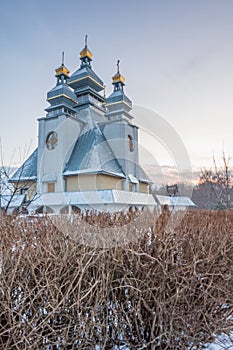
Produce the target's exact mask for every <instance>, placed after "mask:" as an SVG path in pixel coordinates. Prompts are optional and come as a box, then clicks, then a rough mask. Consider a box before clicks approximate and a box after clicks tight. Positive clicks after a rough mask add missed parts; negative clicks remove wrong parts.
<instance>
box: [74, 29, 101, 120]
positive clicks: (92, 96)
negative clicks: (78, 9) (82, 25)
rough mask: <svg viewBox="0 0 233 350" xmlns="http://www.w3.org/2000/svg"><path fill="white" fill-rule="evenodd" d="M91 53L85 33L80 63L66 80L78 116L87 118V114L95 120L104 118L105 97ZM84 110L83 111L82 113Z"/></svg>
mask: <svg viewBox="0 0 233 350" xmlns="http://www.w3.org/2000/svg"><path fill="white" fill-rule="evenodd" d="M92 57H93V56H92V53H91V51H90V50H89V48H88V46H87V35H86V36H85V46H84V48H83V50H82V51H81V52H80V60H81V64H80V67H79V69H78V70H76V71H75V72H74V73H73V74H72V75H71V77H70V78H69V80H68V85H69V86H70V87H71V88H72V89H74V93H75V95H76V100H77V106H76V108H75V109H76V111H77V112H80V113H79V115H80V117H81V118H82V116H83V118H84V121H85V119H87V111H88V116H89V117H90V116H91V118H92V119H93V120H95V121H101V120H103V119H104V107H103V106H104V103H105V98H104V96H103V95H102V94H101V91H103V90H104V83H103V81H102V80H101V79H100V78H99V77H98V75H97V74H96V73H95V72H94V70H93V69H92V65H91V62H92ZM82 111H84V113H82Z"/></svg>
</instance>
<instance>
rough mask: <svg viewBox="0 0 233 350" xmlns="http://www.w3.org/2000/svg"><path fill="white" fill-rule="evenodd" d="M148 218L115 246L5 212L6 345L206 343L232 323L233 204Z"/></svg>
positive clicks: (1, 334) (2, 315) (1, 326)
mask: <svg viewBox="0 0 233 350" xmlns="http://www.w3.org/2000/svg"><path fill="white" fill-rule="evenodd" d="M139 216H140V217H139V218H137V219H135V217H133V218H132V220H131V223H130V225H131V229H134V230H136V229H138V226H140V225H141V226H142V223H143V225H144V234H142V236H141V238H140V239H139V240H135V241H133V240H132V242H128V243H127V244H126V245H123V246H118V247H111V248H109V249H107V248H105V249H104V248H101V247H98V246H96V247H92V246H88V245H84V244H81V243H80V242H79V241H77V240H74V239H71V238H70V237H69V236H68V235H67V234H65V235H64V234H63V233H62V232H60V231H59V230H58V229H57V228H56V227H55V226H54V225H53V223H49V221H48V219H45V220H42V221H40V223H38V222H26V221H20V220H14V218H12V217H2V218H1V270H0V295H1V297H0V349H95V347H96V345H99V349H114V346H116V345H118V346H120V345H121V346H123V345H128V348H130V349H187V348H189V349H199V348H202V345H203V344H204V343H206V342H207V341H210V340H211V339H212V336H213V335H218V334H220V333H221V332H226V333H227V332H228V331H229V330H230V329H232V327H233V325H232V323H233V320H232V318H231V317H230V316H231V315H232V311H233V310H232V308H233V212H230V211H221V212H208V211H203V212H202V211H197V212H189V213H187V214H186V215H185V217H184V218H183V219H182V220H181V222H180V223H179V225H177V226H176V227H175V228H172V226H171V225H170V226H168V225H167V222H168V219H169V214H168V213H167V212H165V213H164V214H162V215H161V216H160V217H159V218H158V217H153V216H152V214H148V213H142V214H139ZM103 218H104V217H102V218H101V216H100V217H98V218H97V219H96V220H94V223H95V224H98V220H100V221H101V223H103V222H106V226H108V225H110V224H109V220H107V219H106V218H107V216H106V214H105V218H104V219H103ZM127 220H128V219H127ZM138 220H139V221H138ZM110 221H111V220H110ZM85 224H87V223H85ZM123 224H124V218H123V216H121V225H123ZM73 225H75V222H73ZM115 225H116V226H115V229H116V230H121V225H120V224H119V223H117V222H116V223H115ZM123 226H124V225H123ZM123 226H122V227H123ZM79 229H80V228H79ZM101 229H102V231H104V229H105V228H104V225H103V224H101ZM100 232H101V231H100ZM122 349H123V347H122Z"/></svg>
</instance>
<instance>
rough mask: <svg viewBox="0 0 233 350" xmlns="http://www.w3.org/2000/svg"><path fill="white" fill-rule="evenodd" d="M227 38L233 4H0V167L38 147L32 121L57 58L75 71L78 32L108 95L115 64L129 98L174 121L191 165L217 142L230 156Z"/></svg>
mask: <svg viewBox="0 0 233 350" xmlns="http://www.w3.org/2000/svg"><path fill="white" fill-rule="evenodd" d="M232 33H233V1H232V0H169V1H168V0H144V1H137V0H136V1H133V0H132V1H130V0H118V1H109V0H108V1H107V0H98V1H91V0H90V1H79V0H66V1H61V0H56V1H54V0H50V1H48V0H46V1H45V0H40V1H38V0H36V1H35V0H28V1H27V0H20V1H17V0H12V1H6V0H5V1H4V0H3V1H1V12H0V47H1V53H0V64H1V86H0V96H1V97H0V98H1V112H0V118H1V119H0V120H1V122H0V136H1V140H2V149H3V153H4V161H5V163H9V162H10V159H11V156H12V155H13V153H14V152H15V153H14V159H13V161H12V162H11V165H16V163H17V162H19V160H20V156H19V149H20V151H21V158H23V157H24V154H25V151H24V149H25V147H26V149H28V148H29V149H30V150H29V151H28V152H29V153H31V152H32V151H33V149H34V148H35V147H36V143H37V118H38V117H41V116H43V115H45V112H44V109H45V108H46V107H47V106H48V104H47V102H46V94H47V91H48V90H50V89H51V88H52V87H53V86H54V85H55V77H54V74H55V72H54V70H55V69H56V68H57V67H58V66H59V65H60V64H61V52H62V51H63V50H64V51H65V64H66V66H67V67H68V68H69V69H70V71H71V72H73V71H74V70H76V69H77V68H78V67H79V64H80V61H79V52H80V50H81V49H82V48H83V46H84V36H85V34H88V37H89V39H88V42H89V47H90V50H91V51H92V53H93V69H94V70H95V72H96V73H97V74H98V75H99V76H100V78H101V79H102V80H103V81H104V83H105V84H106V86H107V93H110V92H111V90H112V87H111V77H112V75H113V74H114V73H115V69H116V61H117V59H120V60H121V72H122V74H123V75H124V76H125V78H126V89H125V91H126V94H127V95H128V97H129V98H130V99H131V100H132V101H133V103H135V104H136V105H139V106H142V107H144V108H149V109H151V110H152V111H154V112H156V113H157V114H159V115H161V116H162V117H163V118H165V120H166V121H167V122H168V123H169V124H171V126H172V127H173V128H174V130H175V131H176V133H177V134H178V135H179V136H180V138H181V140H182V141H183V143H184V145H185V147H186V149H187V152H188V154H189V157H190V159H191V162H192V166H193V167H194V168H197V167H203V166H206V165H208V164H210V163H211V158H212V155H213V153H214V154H219V153H221V151H222V147H223V145H224V148H225V151H226V153H227V154H229V155H232V156H233V152H232V150H233V137H232V133H233V122H232V119H233V98H232V96H233V39H232ZM142 118H143V116H142ZM152 123H153V120H152ZM153 128H156V125H153ZM14 150H15V151H14ZM28 152H27V153H28ZM153 152H155V154H156V152H158V149H157V148H156V147H155V148H154V149H152V153H153ZM166 162H167V161H166V159H164V165H166ZM162 163H163V159H162V160H161V164H162Z"/></svg>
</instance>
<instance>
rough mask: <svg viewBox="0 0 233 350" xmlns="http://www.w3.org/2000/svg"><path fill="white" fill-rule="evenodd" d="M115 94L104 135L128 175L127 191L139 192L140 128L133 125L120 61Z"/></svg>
mask: <svg viewBox="0 0 233 350" xmlns="http://www.w3.org/2000/svg"><path fill="white" fill-rule="evenodd" d="M112 84H113V92H112V94H111V95H110V96H109V97H107V99H106V105H105V106H106V117H107V119H108V121H109V122H108V123H106V124H105V125H103V133H104V135H105V137H106V138H107V139H108V142H109V143H110V145H111V148H112V149H113V152H114V153H115V155H116V157H117V158H118V160H119V162H120V164H121V166H122V169H123V171H124V173H125V174H127V179H126V181H125V184H124V190H126V191H133V192H134V191H136V192H137V191H139V180H138V177H139V165H138V127H137V126H135V125H133V123H132V121H133V117H132V116H131V114H130V111H131V109H132V102H131V100H130V99H129V98H128V97H127V96H126V94H125V92H124V86H125V78H124V77H123V75H122V74H121V73H120V61H119V60H118V61H117V72H116V74H115V75H114V76H113V77H112Z"/></svg>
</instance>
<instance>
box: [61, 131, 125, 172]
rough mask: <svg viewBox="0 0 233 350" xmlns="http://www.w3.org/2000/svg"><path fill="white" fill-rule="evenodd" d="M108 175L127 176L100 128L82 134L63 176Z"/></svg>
mask: <svg viewBox="0 0 233 350" xmlns="http://www.w3.org/2000/svg"><path fill="white" fill-rule="evenodd" d="M83 173H85V174H108V175H112V176H119V177H122V178H125V174H124V172H123V170H122V168H121V166H120V164H119V162H118V160H117V159H116V157H115V155H114V153H113V151H112V150H111V148H110V146H109V144H108V142H107V140H106V138H105V136H104V135H103V134H102V132H101V131H100V129H99V127H98V126H95V127H93V128H92V129H89V130H88V131H86V132H85V133H84V134H82V135H81V136H80V137H79V138H78V140H77V142H76V144H75V146H74V149H73V152H72V154H71V156H70V159H69V161H68V163H67V164H66V166H65V169H64V172H63V175H66V176H68V175H74V174H83Z"/></svg>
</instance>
